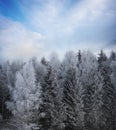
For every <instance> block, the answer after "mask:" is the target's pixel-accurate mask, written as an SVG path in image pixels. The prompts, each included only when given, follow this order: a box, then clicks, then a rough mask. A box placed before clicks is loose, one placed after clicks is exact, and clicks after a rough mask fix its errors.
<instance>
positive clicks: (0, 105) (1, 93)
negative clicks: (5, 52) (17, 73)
mask: <svg viewBox="0 0 116 130" xmlns="http://www.w3.org/2000/svg"><path fill="white" fill-rule="evenodd" d="M6 78H7V77H6V74H5V72H4V70H3V67H2V65H0V114H1V117H2V118H3V119H6V118H9V116H10V115H11V114H10V112H9V111H8V109H7V108H6V101H8V100H9V89H8V85H7V79H6Z"/></svg>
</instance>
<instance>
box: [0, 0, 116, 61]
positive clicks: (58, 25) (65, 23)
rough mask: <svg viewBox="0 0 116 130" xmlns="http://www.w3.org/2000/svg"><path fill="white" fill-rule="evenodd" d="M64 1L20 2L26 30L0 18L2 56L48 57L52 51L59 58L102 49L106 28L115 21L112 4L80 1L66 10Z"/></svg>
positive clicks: (16, 23) (107, 40) (108, 38)
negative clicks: (79, 50) (67, 52)
mask: <svg viewBox="0 0 116 130" xmlns="http://www.w3.org/2000/svg"><path fill="white" fill-rule="evenodd" d="M67 1H68V0H43V1H41V0H30V1H28V0H25V1H23V0H21V3H20V8H21V10H22V13H23V14H24V16H25V17H26V20H27V21H25V24H26V22H27V26H26V27H28V29H27V28H26V27H25V26H24V25H22V24H21V23H19V22H14V21H12V20H9V19H5V18H4V17H0V44H1V46H2V45H3V47H2V50H3V51H2V52H3V56H4V57H6V58H11V59H13V58H19V57H21V58H22V57H25V58H28V57H31V56H34V55H36V56H43V55H45V56H48V55H49V54H50V53H51V52H52V51H53V52H54V51H56V52H58V53H59V55H60V57H62V55H63V54H64V52H65V51H67V50H70V49H73V50H75V51H77V50H78V49H90V50H93V52H97V51H98V50H99V49H103V48H104V47H105V46H106V45H107V44H108V43H109V40H112V39H111V38H110V37H108V35H109V33H110V30H108V27H110V26H112V23H113V20H114V19H115V17H116V14H115V10H114V9H113V8H114V7H113V8H112V5H113V3H112V2H113V1H114V0H82V1H80V2H77V3H75V5H73V6H71V5H70V6H71V7H70V8H68V7H67ZM40 3H41V4H40ZM114 23H115V22H114ZM29 25H30V26H31V27H30V26H29ZM29 28H30V29H32V28H33V30H34V29H35V30H36V32H34V31H31V30H30V29H29Z"/></svg>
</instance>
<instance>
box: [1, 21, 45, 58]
mask: <svg viewBox="0 0 116 130" xmlns="http://www.w3.org/2000/svg"><path fill="white" fill-rule="evenodd" d="M6 21H7V22H6ZM4 22H5V25H3V24H4ZM4 22H3V23H2V22H1V24H2V29H0V46H1V48H2V56H3V57H4V58H5V59H19V58H23V59H27V58H29V57H32V56H38V57H40V56H41V55H42V53H43V52H42V50H43V49H44V43H42V40H43V37H42V35H41V34H40V33H37V32H32V31H30V30H29V29H27V28H25V27H24V26H23V25H22V24H21V23H19V22H14V21H11V20H8V19H4ZM6 24H7V25H6Z"/></svg>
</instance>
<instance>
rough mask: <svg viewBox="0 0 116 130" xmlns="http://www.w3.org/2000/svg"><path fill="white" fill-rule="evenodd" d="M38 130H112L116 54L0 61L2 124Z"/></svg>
mask: <svg viewBox="0 0 116 130" xmlns="http://www.w3.org/2000/svg"><path fill="white" fill-rule="evenodd" d="M3 120H15V121H16V123H19V122H20V123H22V124H31V123H35V124H36V125H38V126H39V128H40V130H116V53H115V52H114V51H112V52H111V53H110V55H109V56H107V55H106V54H105V52H104V51H103V50H101V51H100V52H99V54H98V55H95V54H93V53H92V52H91V51H80V50H79V51H77V52H73V51H68V52H66V54H65V55H64V58H63V59H62V60H60V59H59V58H58V56H57V54H55V53H54V54H52V55H51V57H50V58H49V60H47V59H46V58H44V57H43V58H41V60H38V57H37V58H36V57H33V58H30V59H29V60H28V61H26V62H23V61H18V60H15V61H12V62H11V61H4V62H3V61H1V62H0V121H3Z"/></svg>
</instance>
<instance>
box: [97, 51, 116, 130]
mask: <svg viewBox="0 0 116 130" xmlns="http://www.w3.org/2000/svg"><path fill="white" fill-rule="evenodd" d="M98 63H99V70H100V72H101V75H102V77H103V90H102V102H103V105H102V113H103V116H102V120H104V122H105V123H104V125H103V126H101V129H103V130H115V128H114V127H115V121H114V119H115V118H114V97H115V93H114V92H115V91H114V87H113V85H112V83H111V80H110V75H109V72H110V66H109V61H108V58H107V56H106V55H105V53H104V52H103V51H101V52H100V54H99V57H98Z"/></svg>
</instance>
